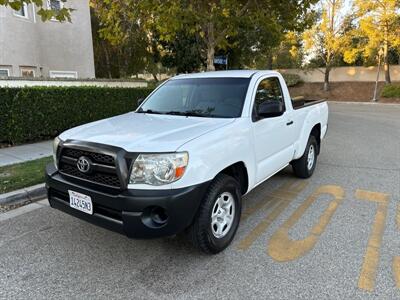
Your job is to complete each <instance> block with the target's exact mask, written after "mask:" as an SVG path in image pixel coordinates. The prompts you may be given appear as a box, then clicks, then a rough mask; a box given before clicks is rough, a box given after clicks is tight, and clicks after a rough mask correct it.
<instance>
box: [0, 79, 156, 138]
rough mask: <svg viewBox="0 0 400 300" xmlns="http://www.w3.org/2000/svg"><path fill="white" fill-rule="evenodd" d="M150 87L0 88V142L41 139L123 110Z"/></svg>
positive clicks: (132, 105) (129, 106)
mask: <svg viewBox="0 0 400 300" xmlns="http://www.w3.org/2000/svg"><path fill="white" fill-rule="evenodd" d="M150 92H151V89H142V88H137V89H134V88H106V87H25V88H0V142H6V143H11V144H18V143H24V142H34V141H39V140H45V139H49V138H53V137H54V136H57V135H58V134H59V133H61V132H62V131H64V130H66V129H69V128H71V127H75V126H78V125H81V124H84V123H88V122H92V121H95V120H99V119H104V118H107V117H111V116H115V115H119V114H123V113H126V112H129V111H132V110H134V109H135V108H136V106H137V99H138V98H142V97H145V96H147V95H148V94H149V93H150Z"/></svg>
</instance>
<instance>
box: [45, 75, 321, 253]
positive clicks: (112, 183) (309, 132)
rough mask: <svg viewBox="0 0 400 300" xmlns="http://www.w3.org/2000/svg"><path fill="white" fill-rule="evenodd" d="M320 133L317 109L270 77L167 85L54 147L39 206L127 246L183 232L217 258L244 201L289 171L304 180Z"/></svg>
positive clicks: (195, 78) (199, 78)
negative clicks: (112, 234)
mask: <svg viewBox="0 0 400 300" xmlns="http://www.w3.org/2000/svg"><path fill="white" fill-rule="evenodd" d="M82 109H90V108H87V107H84V108H82ZM327 128H328V106H327V104H326V102H324V101H311V100H303V101H292V99H291V98H290V95H289V92H288V89H287V87H286V84H285V81H284V79H283V77H282V76H281V75H280V74H279V73H277V72H273V71H220V72H207V73H199V74H189V75H180V76H176V77H174V78H171V79H170V80H168V81H166V82H165V83H163V84H162V85H160V86H159V87H158V88H157V89H155V90H154V91H153V92H152V93H151V94H150V95H149V96H148V97H147V98H146V99H145V100H144V101H142V102H141V103H140V105H139V107H138V109H137V110H136V111H134V112H130V113H126V114H123V115H120V116H115V117H112V118H109V119H105V120H100V121H96V122H93V123H90V124H86V125H82V126H79V127H76V128H73V129H70V130H68V131H66V132H64V133H62V134H61V135H60V136H59V137H57V138H56V139H55V141H54V157H55V164H50V165H48V166H47V169H46V187H47V190H48V199H49V202H50V205H51V206H52V207H53V208H57V209H59V210H62V211H64V212H66V213H69V214H71V215H73V216H76V217H78V218H81V219H83V220H86V221H88V222H91V223H94V224H97V225H99V226H102V227H105V228H108V229H111V230H114V231H117V232H119V233H122V234H125V235H127V236H128V237H132V238H152V237H161V236H168V235H174V234H177V233H181V232H186V233H187V234H188V235H189V237H190V239H191V240H192V242H193V244H194V245H195V246H196V247H197V248H199V249H200V250H202V251H203V252H206V253H218V252H220V251H222V250H223V249H225V248H226V247H227V246H228V245H229V244H230V243H231V241H232V239H233V238H234V235H235V233H236V230H237V228H238V225H239V220H240V215H241V206H242V203H241V198H242V196H243V195H244V194H246V193H248V192H249V191H251V190H252V189H254V187H256V186H257V185H259V184H261V183H262V182H263V181H265V180H267V179H268V178H269V177H271V176H273V175H274V174H275V173H277V172H279V171H280V170H282V169H283V168H285V167H286V166H288V165H289V164H291V165H292V167H293V171H294V174H295V175H296V176H298V177H301V178H307V177H310V176H311V175H312V174H313V171H314V169H315V166H316V162H317V155H318V154H319V152H320V148H321V140H322V139H323V138H324V136H325V134H326V131H327Z"/></svg>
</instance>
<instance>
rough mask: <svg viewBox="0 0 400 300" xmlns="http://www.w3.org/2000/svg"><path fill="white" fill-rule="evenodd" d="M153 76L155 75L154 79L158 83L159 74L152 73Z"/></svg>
mask: <svg viewBox="0 0 400 300" xmlns="http://www.w3.org/2000/svg"><path fill="white" fill-rule="evenodd" d="M151 75H153V79H154V80H155V81H156V82H158V81H159V80H158V78H157V74H156V73H154V72H151Z"/></svg>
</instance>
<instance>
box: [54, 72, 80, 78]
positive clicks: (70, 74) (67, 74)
mask: <svg viewBox="0 0 400 300" xmlns="http://www.w3.org/2000/svg"><path fill="white" fill-rule="evenodd" d="M49 73H50V78H70V79H77V78H78V72H75V71H50V72H49Z"/></svg>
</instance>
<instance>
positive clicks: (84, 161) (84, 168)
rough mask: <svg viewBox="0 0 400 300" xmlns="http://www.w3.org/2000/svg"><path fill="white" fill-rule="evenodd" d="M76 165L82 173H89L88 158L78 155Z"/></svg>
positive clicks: (89, 163) (89, 164)
mask: <svg viewBox="0 0 400 300" xmlns="http://www.w3.org/2000/svg"><path fill="white" fill-rule="evenodd" d="M76 166H77V168H78V170H79V171H81V172H82V173H89V172H90V168H91V161H90V159H89V158H87V157H85V156H81V157H79V159H78V162H77V163H76Z"/></svg>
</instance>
